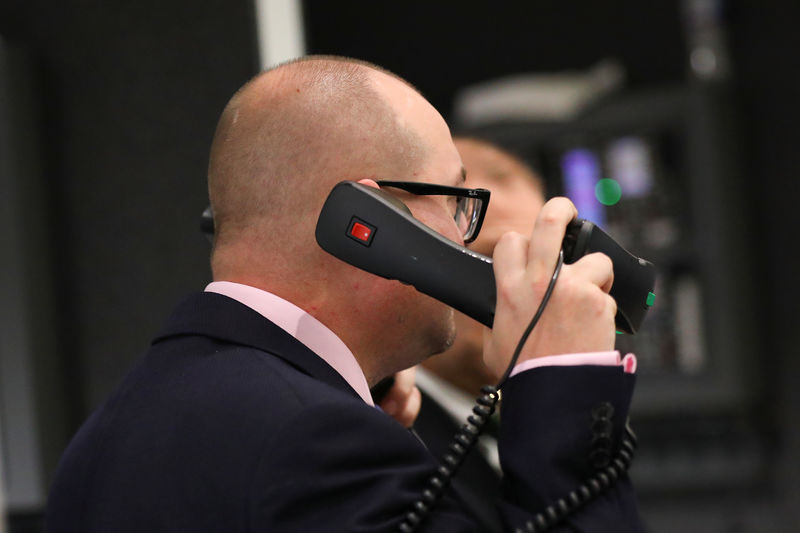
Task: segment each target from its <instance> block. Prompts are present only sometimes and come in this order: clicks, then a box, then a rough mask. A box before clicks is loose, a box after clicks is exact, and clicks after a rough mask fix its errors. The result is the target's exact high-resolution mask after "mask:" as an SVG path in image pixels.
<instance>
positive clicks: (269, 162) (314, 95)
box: [208, 56, 426, 271]
mask: <svg viewBox="0 0 800 533" xmlns="http://www.w3.org/2000/svg"><path fill="white" fill-rule="evenodd" d="M380 76H391V77H393V78H394V79H397V80H399V78H397V77H396V76H394V75H392V74H388V73H386V71H384V70H382V69H379V68H378V67H375V66H372V65H369V64H368V63H364V62H361V61H356V60H349V59H345V58H338V57H313V56H312V57H309V58H303V59H301V60H296V61H292V62H289V63H285V64H283V65H280V66H278V67H276V68H274V69H271V70H269V71H266V72H264V73H261V74H259V75H258V76H256V77H255V78H253V79H252V80H251V81H250V82H248V83H247V84H246V85H245V86H243V87H242V88H241V89H240V90H239V91H238V92H237V93H236V94H235V95H234V96H233V98H232V99H231V100H230V102H229V103H228V105H227V106H226V108H225V110H224V111H223V113H222V116H221V118H220V120H219V124H218V126H217V130H216V133H215V136H214V140H213V143H212V147H211V156H210V160H209V170H208V188H209V198H210V200H211V206H212V211H213V215H214V222H215V232H216V237H215V252H214V256H213V259H212V268H214V270H215V271H216V270H217V269H223V270H224V269H226V263H229V262H230V261H229V260H230V259H231V258H230V257H229V256H228V254H226V251H227V250H228V249H229V247H231V246H233V245H238V246H240V245H242V244H243V243H245V242H248V241H253V242H259V243H260V244H261V245H262V246H263V245H270V244H271V246H270V248H272V249H273V251H275V252H278V253H279V252H280V251H281V250H283V251H286V252H287V254H290V255H291V256H292V257H293V258H298V257H297V253H296V252H297V250H296V248H297V247H296V246H295V245H294V243H297V239H296V236H291V238H289V237H290V236H288V235H286V231H285V228H287V227H295V228H296V227H297V224H298V223H307V222H309V220H310V219H311V218H313V219H314V220H311V221H312V222H315V221H316V215H317V214H318V213H319V210H320V208H321V206H322V202H323V201H324V199H325V196H326V194H327V192H329V191H330V189H331V188H332V187H333V185H334V184H335V183H337V182H339V181H341V180H345V179H349V180H358V179H362V178H372V179H376V180H377V179H402V177H403V176H406V175H410V174H411V173H412V172H413V168H414V167H415V165H418V164H419V161H420V160H423V159H424V158H425V153H426V146H425V143H424V142H423V141H422V139H421V138H420V137H419V136H418V135H417V134H416V132H414V131H413V130H412V129H410V128H408V127H406V125H405V124H404V123H403V122H402V121H401V120H399V119H398V116H397V114H396V112H395V110H394V109H393V108H392V106H391V105H390V104H389V103H388V102H387V101H386V99H385V98H384V97H383V96H382V95H381V94H380V93H379V92H378V91H377V90H376V87H375V78H376V77H380ZM404 83H405V82H404ZM406 85H407V84H406ZM407 86H408V87H409V88H410V86H409V85H407ZM289 224H291V226H289ZM312 233H313V232H312ZM307 234H309V235H310V233H308V232H307Z"/></svg>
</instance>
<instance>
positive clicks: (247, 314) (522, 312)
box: [47, 57, 640, 533]
mask: <svg viewBox="0 0 800 533" xmlns="http://www.w3.org/2000/svg"><path fill="white" fill-rule="evenodd" d="M383 179H391V180H402V181H411V182H423V183H431V184H442V185H448V186H454V187H460V186H463V182H464V168H463V164H462V161H461V158H460V156H459V154H458V151H457V150H456V147H455V146H454V145H453V142H452V139H451V137H450V132H449V130H448V127H447V125H446V124H445V122H444V120H443V119H442V117H441V116H440V115H439V114H438V113H437V112H436V110H435V109H434V108H433V107H432V106H431V105H430V104H429V103H428V102H427V101H426V100H425V99H424V98H422V97H421V96H420V94H419V93H418V92H417V91H416V90H415V89H414V88H413V87H411V86H410V85H409V84H408V83H407V82H405V81H404V80H402V79H400V78H398V77H397V76H395V75H393V74H391V73H388V72H386V71H384V70H382V69H380V68H378V67H375V66H371V65H368V64H365V63H362V62H358V61H354V60H346V59H342V58H330V57H309V58H304V59H302V60H300V61H294V62H290V63H288V64H284V65H281V66H279V67H277V68H274V69H272V70H270V71H267V72H265V73H262V74H260V75H258V76H257V77H255V78H254V79H253V80H251V81H250V82H249V83H247V84H246V85H245V86H244V87H242V88H241V89H240V90H239V91H238V92H237V93H236V94H235V95H234V96H233V98H232V99H231V101H230V102H229V103H228V105H227V106H226V108H225V110H224V111H223V113H222V116H221V118H220V121H219V125H218V127H217V131H216V134H215V137H214V140H213V143H212V147H211V155H210V161H209V172H208V188H209V196H210V201H211V207H212V211H213V214H214V217H215V223H216V237H215V244H214V249H213V252H212V258H211V266H212V271H213V277H214V281H213V282H212V283H211V284H210V285H209V286H208V287H206V289H205V291H203V292H200V293H197V294H194V295H191V296H190V297H188V298H187V299H186V300H185V301H184V302H182V303H181V304H180V305H179V306H178V307H177V308H176V310H175V311H174V312H173V315H172V316H171V318H170V319H169V320H168V321H167V324H166V325H165V327H164V328H163V330H162V331H161V332H160V333H159V334H158V335H157V336H156V338H155V340H154V341H153V344H152V346H151V348H150V350H149V351H148V352H147V353H146V354H145V356H144V357H143V359H142V360H141V361H140V362H139V364H138V365H137V366H136V367H135V368H134V369H133V370H132V371H131V372H130V373H129V374H128V376H127V377H126V378H125V380H124V381H123V382H122V383H121V385H120V386H119V388H118V390H117V391H116V392H115V393H114V394H113V395H112V396H111V397H110V398H109V399H108V401H107V402H106V403H104V404H103V405H102V406H101V407H100V408H99V409H98V411H97V412H95V413H94V414H93V415H92V416H91V417H90V418H89V419H88V420H87V421H86V423H85V424H84V425H83V427H82V428H81V430H80V431H79V432H78V434H77V435H76V436H75V437H74V439H73V441H72V442H71V444H70V446H69V447H68V449H67V451H66V452H65V454H64V457H63V458H62V460H61V462H60V464H59V467H58V472H57V474H56V477H55V481H54V483H53V487H52V490H51V496H50V501H49V503H48V510H47V529H48V531H50V532H78V531H80V532H100V531H103V532H114V533H120V532H122V533H126V532H137V533H139V532H142V531H148V532H151V531H152V532H162V531H163V532H166V531H170V532H172V531H181V532H183V531H186V532H193V533H196V532H212V531H213V532H221V531H225V532H240V531H241V532H245V531H247V532H255V531H281V532H283V531H297V532H309V531H391V530H397V529H398V528H401V523H402V524H404V525H403V526H402V530H408V529H409V528H410V527H411V526H413V525H414V524H417V523H419V525H420V527H421V528H422V529H423V530H425V531H447V532H459V531H475V530H477V529H478V528H479V526H478V525H477V524H476V523H475V522H474V520H472V518H471V517H470V515H469V513H467V512H466V510H465V503H464V502H463V501H460V500H459V499H458V497H457V495H454V494H453V493H451V492H449V491H445V492H444V493H443V495H442V496H441V498H439V499H437V500H436V501H435V502H434V501H431V499H430V498H429V497H428V496H429V495H430V494H431V493H430V492H429V490H428V489H429V488H431V487H432V486H433V485H438V483H435V482H431V481H429V479H430V478H431V476H432V474H433V473H434V471H435V469H436V467H437V463H436V461H435V459H434V458H433V456H432V455H431V454H430V452H429V451H428V450H427V449H426V448H425V447H424V445H423V444H422V443H421V442H420V441H419V440H418V439H417V438H416V437H415V436H414V435H413V434H412V433H410V432H409V431H408V430H407V429H406V428H405V427H403V425H402V424H399V423H398V422H397V421H396V420H395V419H393V418H391V417H390V416H387V414H386V413H385V412H383V411H382V410H380V409H377V408H375V406H374V405H373V404H372V398H371V396H370V390H369V387H370V386H371V385H374V384H375V383H377V382H378V381H379V380H381V379H382V378H384V377H386V376H388V375H390V374H393V373H395V372H398V371H400V370H403V369H406V368H409V367H411V366H413V365H415V364H417V363H419V362H420V361H422V360H424V359H425V358H427V357H428V356H430V355H432V354H434V353H438V352H441V351H443V350H444V349H445V348H447V347H448V346H449V345H450V344H451V343H452V342H453V338H454V335H455V324H454V319H453V312H452V310H451V309H449V308H448V307H446V306H444V305H443V304H441V303H439V302H437V301H435V300H433V299H431V298H429V297H426V296H424V295H422V294H420V293H418V292H416V291H415V290H414V289H413V288H412V287H409V286H406V285H403V284H401V283H398V282H396V281H388V280H385V279H382V278H378V277H376V276H373V275H370V274H367V273H365V272H363V271H360V270H358V269H356V268H354V267H352V266H349V265H347V264H345V263H343V262H341V261H339V260H338V259H335V258H333V257H332V256H330V255H328V254H326V253H325V252H323V251H322V250H321V249H320V248H319V247H318V246H317V245H316V243H315V239H314V229H315V224H316V220H317V217H318V215H319V212H320V208H321V206H322V204H323V202H324V200H325V198H326V197H327V194H328V193H329V191H330V190H331V188H332V187H333V186H334V185H335V184H336V183H337V182H339V181H340V180H355V181H358V182H359V183H361V184H363V185H365V186H368V187H375V188H379V187H380V188H383V189H385V190H386V191H387V192H389V193H391V194H392V195H395V196H396V197H397V198H398V199H399V200H401V201H402V202H405V203H406V204H407V205H408V207H409V209H410V211H411V213H412V214H413V216H414V217H416V218H417V219H418V220H420V221H421V222H422V223H424V224H426V225H428V226H429V227H430V228H432V229H433V230H435V231H437V232H439V233H440V234H442V235H443V236H445V237H447V238H448V239H452V240H453V241H455V242H458V243H462V242H464V237H465V236H469V235H468V234H467V233H466V227H465V226H464V225H462V224H459V222H461V221H462V218H461V217H462V214H463V212H462V208H463V207H464V205H463V204H461V203H459V202H458V199H457V198H456V197H454V196H447V195H438V196H437V195H415V194H411V193H408V192H404V190H403V189H402V188H398V187H396V186H393V187H388V186H383V187H381V185H380V181H381V180H383ZM575 216H576V212H575V208H574V206H573V205H572V204H571V203H570V202H569V201H568V200H566V199H557V200H554V201H551V202H549V203H548V204H547V205H545V206H544V207H543V208H542V212H541V214H540V216H539V218H538V219H537V222H536V224H535V226H534V228H533V232H532V234H531V236H530V238H529V237H525V236H522V235H520V234H514V233H510V234H507V235H505V236H504V237H503V238H501V239H500V242H499V243H498V245H497V247H496V250H495V270H496V277H497V280H498V301H497V310H496V318H495V323H494V330H493V331H494V332H493V334H492V336H491V338H490V342H489V349H488V352H487V353H486V354H485V356H486V360H487V364H488V365H489V366H490V368H492V369H493V371H495V372H497V373H500V372H502V368H504V367H505V366H507V365H508V364H509V361H510V356H511V354H512V352H513V350H514V348H515V346H516V344H517V341H518V339H519V338H520V336H521V334H522V332H523V330H524V329H525V327H526V326H527V325H528V322H529V321H530V317H531V316H532V315H533V313H534V312H535V310H536V308H537V307H538V302H539V301H540V300H541V299H542V295H543V292H544V290H545V288H546V286H547V280H549V278H550V277H551V276H552V272H553V268H554V266H555V264H556V258H557V255H558V250H559V248H560V245H561V241H562V238H563V235H564V231H565V227H566V225H567V224H568V222H569V221H570V220H571V219H573V218H574V217H575ZM343 231H345V229H343ZM612 272H613V271H612V268H611V264H610V261H609V260H608V258H605V257H604V256H600V255H594V256H587V257H585V258H582V259H581V260H580V261H578V262H576V263H575V264H573V265H568V266H565V267H564V269H563V271H562V274H561V279H560V280H559V282H558V284H557V286H556V289H555V291H554V292H553V295H552V298H551V300H550V303H549V304H548V307H547V312H546V313H545V314H544V315H543V316H542V320H541V321H540V323H539V325H538V326H537V327H536V328H535V329H534V331H533V333H532V334H531V336H530V338H529V339H528V341H527V343H526V344H525V347H524V349H523V350H522V353H521V354H520V359H519V360H520V362H521V365H526V364H530V362H531V361H536V360H537V359H540V358H541V357H544V356H548V355H553V354H572V353H582V352H609V351H611V350H613V345H614V313H615V308H616V307H615V304H614V301H613V299H612V298H611V297H610V296H609V295H608V290H609V289H610V286H611V283H612V281H613V279H612V277H613V274H612ZM517 368H518V373H517V374H516V375H515V376H514V377H512V378H511V379H510V380H509V381H508V383H507V384H506V385H505V387H504V389H503V394H504V399H503V402H504V421H503V426H504V428H505V427H506V426H508V428H509V429H510V430H511V429H513V431H511V432H510V433H509V436H508V437H507V438H503V437H501V457H502V459H503V461H504V464H506V468H505V470H506V480H507V482H506V484H505V486H504V488H503V495H500V494H498V495H497V498H496V500H497V505H498V506H499V509H500V512H501V514H502V516H503V519H504V520H505V521H506V522H507V524H509V527H514V526H517V525H519V526H524V525H525V523H526V522H527V521H531V525H533V524H534V521H535V520H536V518H535V515H536V513H538V512H545V507H546V506H547V505H550V504H552V503H554V502H555V501H556V499H558V498H561V497H567V495H568V492H569V491H570V490H573V489H575V488H576V487H577V486H578V485H579V484H580V483H581V482H582V481H583V480H584V479H585V478H586V476H588V475H590V474H592V473H593V472H594V470H593V468H594V467H593V466H592V463H591V458H590V457H589V452H590V445H591V438H592V428H591V420H592V414H591V413H592V410H593V409H595V410H596V408H597V407H598V406H601V407H602V406H607V408H606V407H603V412H604V413H605V415H606V418H607V420H606V427H607V429H608V437H609V438H610V439H612V441H613V442H614V443H615V444H614V445H615V446H618V445H619V438H620V435H621V431H622V425H623V424H624V421H625V417H626V415H627V410H628V403H629V401H630V397H631V394H632V389H633V381H634V380H633V376H631V375H629V374H625V373H624V372H623V371H622V370H621V369H620V368H619V367H618V366H615V365H612V366H582V367H572V368H569V369H567V368H559V367H549V368H544V369H542V368H538V369H534V370H525V367H524V366H523V367H519V366H518V367H517ZM413 396H414V394H413V389H412V390H411V391H409V392H407V394H404V395H400V397H398V401H399V400H400V398H401V397H402V398H404V399H405V401H408V402H411V403H413V399H409V398H413ZM401 410H402V409H401ZM411 410H412V411H413V408H412V409H411ZM621 478H622V479H621V480H620V481H619V482H618V483H615V484H613V486H611V487H610V488H609V489H608V490H607V491H602V492H601V491H599V490H598V491H594V492H595V493H597V494H598V496H597V498H593V499H592V500H591V501H588V502H587V503H586V504H585V505H584V506H583V507H582V508H581V509H580V510H578V511H577V512H576V513H573V514H571V515H570V516H569V517H568V518H567V520H566V521H563V522H561V523H560V524H559V525H558V527H559V528H561V529H562V530H564V531H572V530H577V531H615V532H617V531H620V530H625V531H634V530H637V529H638V528H639V527H640V526H639V521H638V515H637V511H636V505H635V501H634V498H633V495H632V492H631V488H630V485H629V483H628V482H627V479H626V478H625V476H624V475H623V476H621ZM426 491H427V492H426ZM562 493H563V494H562ZM415 502H420V503H417V504H415ZM426 502H427V503H426ZM412 511H413V513H412ZM409 514H410V516H409ZM564 528H568V529H564Z"/></svg>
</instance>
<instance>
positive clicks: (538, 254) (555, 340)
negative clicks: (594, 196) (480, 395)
mask: <svg viewBox="0 0 800 533" xmlns="http://www.w3.org/2000/svg"><path fill="white" fill-rule="evenodd" d="M577 214H578V212H577V210H576V209H575V206H574V205H573V204H572V202H570V201H569V200H568V199H566V198H553V199H552V200H550V201H549V202H547V203H546V204H545V205H544V207H542V210H541V211H540V213H539V216H538V218H537V219H536V224H535V225H534V228H533V233H532V234H531V237H530V238H528V237H524V236H522V235H520V234H519V233H513V232H511V233H506V234H505V235H503V236H502V237H501V238H500V240H499V241H498V243H497V246H496V247H495V249H494V258H493V260H494V274H495V278H496V281H497V304H496V309H495V316H494V325H493V328H492V330H491V331H488V330H487V332H488V333H487V335H486V339H485V343H484V360H485V362H486V364H487V365H488V366H489V367H490V368H491V369H493V370H494V371H495V372H498V373H499V374H502V373H503V372H505V369H506V366H507V365H508V363H509V361H510V359H511V356H512V355H513V353H514V350H515V348H516V346H517V343H518V342H519V339H520V337H521V336H522V334H523V333H524V331H525V329H526V328H527V327H528V324H529V323H530V321H531V319H532V318H533V315H534V314H535V313H536V310H537V309H538V307H539V303H540V302H541V300H542V297H543V296H544V293H545V291H546V290H547V286H548V284H549V283H550V279H551V278H552V276H553V271H554V269H555V266H556V262H557V261H558V253H559V251H560V250H561V243H562V241H563V239H564V232H565V230H566V226H567V224H568V223H569V222H570V221H571V220H573V219H574V218H575V217H576V216H577ZM613 281H614V271H613V268H612V264H611V260H610V259H609V258H608V257H607V256H606V255H603V254H600V253H594V254H589V255H586V256H584V257H582V258H581V259H579V260H578V261H576V262H575V263H573V264H571V265H564V266H563V267H562V269H561V274H560V275H559V278H558V281H556V285H555V289H554V290H553V293H552V295H551V297H550V301H549V302H548V304H547V307H546V308H545V310H544V313H542V316H541V318H540V319H539V322H538V324H537V325H536V326H535V327H534V328H533V331H532V332H531V334H530V336H529V337H528V340H527V342H526V343H525V346H524V347H523V349H522V352H521V353H520V356H519V359H518V360H517V364H519V363H521V362H522V361H525V360H528V359H533V358H535V357H543V356H546V355H562V354H570V353H584V352H598V351H610V350H613V349H614V341H615V328H614V315H615V314H616V312H617V304H616V302H615V301H614V299H613V298H612V297H611V296H609V295H608V291H609V290H611V284H612V283H613Z"/></svg>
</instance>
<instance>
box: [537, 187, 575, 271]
mask: <svg viewBox="0 0 800 533" xmlns="http://www.w3.org/2000/svg"><path fill="white" fill-rule="evenodd" d="M577 216H578V210H577V209H575V206H574V205H573V204H572V202H570V201H569V200H568V199H567V198H553V199H552V200H550V201H548V202H547V203H546V204H544V206H543V207H542V210H541V211H539V216H538V217H537V218H536V224H534V226H533V233H531V243H532V245H531V246H530V247H529V249H528V263H529V268H532V269H533V270H532V272H534V273H536V274H540V273H545V272H550V273H552V271H553V268H555V265H556V260H557V258H558V252H559V251H560V250H561V244H562V242H563V241H564V232H565V230H566V227H567V224H569V222H570V221H571V220H573V219H574V218H575V217H577Z"/></svg>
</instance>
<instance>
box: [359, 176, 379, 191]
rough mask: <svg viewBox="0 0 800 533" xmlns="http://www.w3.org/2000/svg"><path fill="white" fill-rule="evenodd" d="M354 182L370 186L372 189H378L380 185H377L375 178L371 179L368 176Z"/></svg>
mask: <svg viewBox="0 0 800 533" xmlns="http://www.w3.org/2000/svg"><path fill="white" fill-rule="evenodd" d="M356 183H360V184H361V185H366V186H367V187H372V188H373V189H380V187H379V186H378V182H377V181H375V180H371V179H369V178H364V179H363V180H358V181H357V182H356Z"/></svg>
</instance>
